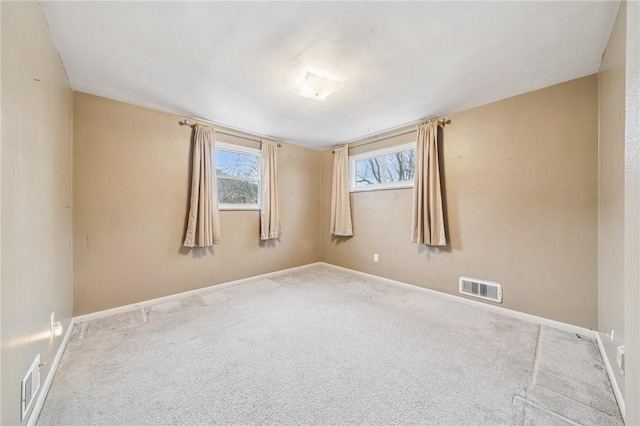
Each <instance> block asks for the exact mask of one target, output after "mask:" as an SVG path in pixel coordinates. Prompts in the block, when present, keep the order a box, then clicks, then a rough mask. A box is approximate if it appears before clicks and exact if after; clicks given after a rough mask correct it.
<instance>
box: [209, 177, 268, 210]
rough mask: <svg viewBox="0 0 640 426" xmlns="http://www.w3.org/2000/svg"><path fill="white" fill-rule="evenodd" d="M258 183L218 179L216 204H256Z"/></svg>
mask: <svg viewBox="0 0 640 426" xmlns="http://www.w3.org/2000/svg"><path fill="white" fill-rule="evenodd" d="M258 191H259V184H258V182H247V181H243V180H235V179H224V178H220V177H218V202H219V203H221V204H256V203H257V202H258Z"/></svg>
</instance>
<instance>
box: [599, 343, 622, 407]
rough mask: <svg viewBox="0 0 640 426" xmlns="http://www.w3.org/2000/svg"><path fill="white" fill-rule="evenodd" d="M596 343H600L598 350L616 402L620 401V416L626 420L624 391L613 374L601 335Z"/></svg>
mask: <svg viewBox="0 0 640 426" xmlns="http://www.w3.org/2000/svg"><path fill="white" fill-rule="evenodd" d="M596 342H598V349H599V350H600V355H601V356H602V361H603V362H604V367H605V368H606V369H607V375H608V376H609V381H610V382H611V387H612V388H613V394H614V395H615V396H616V400H617V401H618V407H620V414H622V418H623V419H624V417H625V411H626V410H625V405H624V397H623V396H622V390H621V389H620V385H619V384H618V379H616V375H615V374H614V372H613V367H612V366H611V362H610V361H609V357H608V356H607V351H605V350H604V344H603V343H602V338H601V337H600V333H596Z"/></svg>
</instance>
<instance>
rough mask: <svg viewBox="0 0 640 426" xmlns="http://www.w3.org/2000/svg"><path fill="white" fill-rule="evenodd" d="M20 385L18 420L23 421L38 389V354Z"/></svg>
mask: <svg viewBox="0 0 640 426" xmlns="http://www.w3.org/2000/svg"><path fill="white" fill-rule="evenodd" d="M21 385H22V386H21V388H22V390H21V392H20V393H21V396H22V397H21V398H20V401H21V404H20V407H21V408H20V420H24V419H25V417H26V416H27V413H28V412H29V409H30V408H31V404H32V403H33V401H34V399H35V396H36V394H37V393H38V389H40V354H38V355H37V356H36V359H34V360H33V363H32V364H31V367H29V371H27V374H26V375H25V376H24V379H22V383H21Z"/></svg>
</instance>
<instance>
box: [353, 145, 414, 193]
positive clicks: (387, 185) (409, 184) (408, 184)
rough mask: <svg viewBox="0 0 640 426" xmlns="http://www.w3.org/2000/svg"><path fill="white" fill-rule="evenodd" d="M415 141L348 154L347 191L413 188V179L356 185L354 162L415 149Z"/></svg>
mask: <svg viewBox="0 0 640 426" xmlns="http://www.w3.org/2000/svg"><path fill="white" fill-rule="evenodd" d="M416 145H417V144H416V142H409V143H404V144H402V145H395V146H392V147H389V148H383V149H377V150H375V151H368V152H364V153H362V154H356V155H350V156H349V192H363V191H380V190H384V189H400V188H413V179H412V180H410V181H408V180H404V181H398V182H384V183H376V184H371V185H365V186H356V162H357V161H362V160H368V159H371V158H375V157H381V156H384V155H387V154H395V153H397V152H402V151H409V150H411V149H416Z"/></svg>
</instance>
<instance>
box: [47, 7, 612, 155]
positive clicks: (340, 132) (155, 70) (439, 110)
mask: <svg viewBox="0 0 640 426" xmlns="http://www.w3.org/2000/svg"><path fill="white" fill-rule="evenodd" d="M618 7H619V1H613V2H594V1H585V2H582V1H580V2H152V3H151V2H43V3H42V8H43V10H44V13H45V16H46V19H47V21H48V23H49V26H50V28H51V33H52V35H53V38H54V40H55V43H56V45H57V47H58V50H59V52H60V56H61V57H62V61H63V62H64V66H65V68H66V70H67V73H68V75H69V79H70V81H71V85H72V87H73V89H74V90H79V91H82V92H86V93H91V94H95V95H99V96H104V97H107V98H111V99H116V100H120V101H124V102H128V103H131V104H135V105H140V106H144V107H148V108H153V109H156V110H161V111H166V112H171V113H177V114H180V115H184V116H188V117H195V118H201V119H205V120H208V121H211V122H215V123H218V124H221V125H226V126H228V127H231V128H236V129H244V130H248V131H251V132H253V133H257V134H262V135H269V136H272V137H275V138H277V139H280V140H282V141H285V142H292V143H296V144H299V145H303V146H307V147H310V148H314V149H322V148H326V147H328V146H331V145H334V144H337V143H341V142H346V141H350V140H354V139H357V138H360V137H364V136H367V135H369V134H375V133H378V132H380V131H383V130H387V129H390V128H394V127H398V126H400V125H403V124H406V123H410V122H413V121H416V120H420V119H422V118H427V117H433V116H440V115H443V114H450V113H453V112H457V111H461V110H465V109H468V108H471V107H474V106H479V105H484V104H487V103H489V102H493V101H496V100H499V99H504V98H507V97H510V96H514V95H518V94H521V93H525V92H529V91H531V90H535V89H539V88H543V87H547V86H550V85H553V84H556V83H559V82H563V81H567V80H571V79H574V78H578V77H582V76H585V75H589V74H592V73H594V72H597V71H598V67H599V65H600V59H601V57H602V53H603V51H604V48H605V46H606V43H607V40H608V38H609V34H610V33H611V29H612V27H613V22H614V19H615V15H616V13H617V10H618ZM307 69H311V70H314V69H316V70H321V71H323V72H324V73H325V74H328V75H329V76H332V77H334V78H336V79H339V80H341V81H342V82H343V83H342V84H341V86H340V87H339V88H338V89H337V90H336V91H335V92H334V94H333V95H331V96H330V97H329V98H328V99H327V100H326V101H325V102H318V101H314V100H310V99H306V98H302V97H299V96H296V95H294V94H293V92H292V88H291V84H292V81H293V80H294V79H295V78H296V77H297V76H298V75H299V74H300V73H303V72H304V71H305V70H307Z"/></svg>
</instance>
